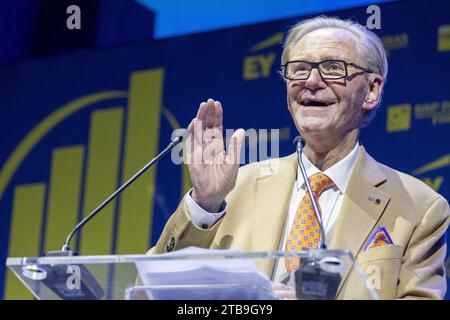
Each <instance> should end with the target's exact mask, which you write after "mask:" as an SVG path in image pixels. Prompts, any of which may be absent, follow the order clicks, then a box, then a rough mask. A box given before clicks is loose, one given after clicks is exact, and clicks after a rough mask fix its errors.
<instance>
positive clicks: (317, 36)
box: [289, 28, 360, 63]
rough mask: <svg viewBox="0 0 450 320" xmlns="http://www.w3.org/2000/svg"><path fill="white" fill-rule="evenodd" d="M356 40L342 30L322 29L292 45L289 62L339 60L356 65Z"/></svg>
mask: <svg viewBox="0 0 450 320" xmlns="http://www.w3.org/2000/svg"><path fill="white" fill-rule="evenodd" d="M357 45H358V38H357V36H356V35H355V34H353V33H351V32H350V31H347V30H344V29H334V28H323V29H318V30H314V31H312V32H309V33H307V34H306V35H304V36H303V37H302V38H301V39H300V40H299V41H297V43H296V44H294V45H293V47H292V49H291V51H290V53H289V60H307V61H313V62H316V61H323V60H327V59H339V60H345V61H347V62H353V63H358V62H360V61H359V55H358V49H357Z"/></svg>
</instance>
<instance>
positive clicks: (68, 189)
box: [4, 69, 189, 299]
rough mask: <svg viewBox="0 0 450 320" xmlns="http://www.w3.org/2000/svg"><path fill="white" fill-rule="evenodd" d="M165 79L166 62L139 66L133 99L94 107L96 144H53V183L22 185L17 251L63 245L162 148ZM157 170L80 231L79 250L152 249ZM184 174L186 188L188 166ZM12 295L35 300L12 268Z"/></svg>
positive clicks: (13, 244)
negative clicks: (153, 66) (125, 103)
mask: <svg viewBox="0 0 450 320" xmlns="http://www.w3.org/2000/svg"><path fill="white" fill-rule="evenodd" d="M163 80H164V70H163V69H149V70H142V71H137V72H134V73H132V74H131V77H130V88H129V92H128V106H126V107H125V106H114V105H113V106H114V107H111V108H103V109H99V110H94V111H92V113H91V115H90V126H89V135H88V137H89V138H88V142H87V143H88V144H87V145H86V146H84V145H81V144H80V145H71V146H64V147H58V148H55V149H54V150H53V151H52V161H51V164H49V171H50V172H49V179H48V184H47V182H39V183H30V184H21V185H17V186H15V189H14V194H13V206H12V207H13V210H12V211H13V212H12V219H11V220H12V222H11V229H10V240H9V252H8V256H9V257H33V256H39V255H42V254H43V253H44V252H48V251H54V250H59V249H60V248H61V246H62V244H63V243H64V241H65V238H66V236H67V235H68V233H69V232H70V231H71V230H72V229H73V228H74V227H75V225H76V224H77V222H78V219H79V218H80V217H85V216H86V215H87V214H89V213H90V212H91V211H92V210H93V209H95V208H96V207H97V206H98V205H99V204H100V203H102V202H103V201H104V200H105V199H106V198H107V197H108V196H109V195H110V194H112V193H113V192H114V191H115V190H116V189H117V188H118V187H119V185H121V184H123V183H124V182H125V181H127V180H128V179H129V178H130V177H131V176H132V175H134V174H135V173H136V172H137V171H138V170H139V169H141V168H142V167H143V166H144V165H145V164H146V163H147V162H148V161H150V160H151V159H152V158H153V157H154V156H155V155H156V154H157V152H158V147H159V130H160V122H161V114H162V95H163V92H162V90H163ZM172 122H173V121H172ZM175 122H176V121H175ZM122 140H123V141H122ZM25 156H26V155H25ZM25 156H24V157H25ZM156 169H157V167H156V165H155V166H154V167H153V168H152V169H151V170H149V171H147V172H146V173H145V174H144V175H142V176H141V177H140V178H139V179H138V180H136V181H135V182H134V183H133V184H132V185H130V186H129V188H127V189H126V190H125V191H124V192H123V193H122V194H121V196H120V197H119V198H117V199H116V200H114V201H112V202H111V203H110V204H108V206H106V207H105V208H103V209H102V212H99V214H98V215H97V216H96V217H95V218H94V219H93V220H91V221H90V222H89V224H87V225H86V226H85V227H84V228H83V229H82V230H81V232H80V233H79V235H78V237H79V240H80V241H79V245H80V247H79V248H76V245H75V244H76V242H77V235H75V237H73V238H72V241H71V243H70V247H71V249H72V250H76V249H78V253H79V254H81V255H105V254H112V253H115V254H133V253H145V252H146V251H147V250H148V249H149V242H150V239H151V230H152V221H153V199H154V192H155V190H154V188H155V185H156V173H157V170H156ZM183 174H184V175H183V177H184V179H183V181H185V185H184V186H183V187H184V188H185V189H186V188H188V187H189V179H188V176H186V174H187V170H186V172H184V173H183ZM44 179H45V178H44ZM47 189H48V191H47ZM176 192H179V190H176ZM45 210H47V212H45ZM116 215H117V217H118V221H116V219H115V217H116ZM43 223H44V224H45V225H43ZM115 231H116V234H115ZM42 232H44V233H42ZM114 236H116V237H115V238H114ZM114 243H115V244H116V246H115V248H113V244H114ZM41 244H42V245H43V247H42V248H40V245H41ZM40 249H42V250H43V252H40ZM94 274H95V276H96V277H97V280H98V281H100V283H102V284H106V283H108V281H109V280H110V279H114V280H116V281H117V280H118V279H117V277H118V275H117V274H115V273H114V269H110V270H108V272H106V273H105V272H104V271H102V272H100V273H97V272H94ZM133 277H134V276H133ZM4 297H5V298H6V299H27V298H32V295H31V294H30V293H29V292H28V290H27V289H26V288H25V286H24V285H23V284H22V283H20V282H19V280H18V279H16V278H15V276H13V274H12V273H11V272H8V275H7V279H6V286H5V295H4Z"/></svg>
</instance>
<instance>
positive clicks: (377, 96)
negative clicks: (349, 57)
mask: <svg viewBox="0 0 450 320" xmlns="http://www.w3.org/2000/svg"><path fill="white" fill-rule="evenodd" d="M368 85H369V88H368V89H369V90H368V92H367V96H366V98H365V99H364V103H363V106H362V108H363V109H364V110H367V111H370V110H373V109H374V108H376V107H377V106H378V104H379V103H380V100H381V93H382V92H383V87H384V80H383V77H382V76H380V75H379V74H376V73H372V74H370V75H369V83H368Z"/></svg>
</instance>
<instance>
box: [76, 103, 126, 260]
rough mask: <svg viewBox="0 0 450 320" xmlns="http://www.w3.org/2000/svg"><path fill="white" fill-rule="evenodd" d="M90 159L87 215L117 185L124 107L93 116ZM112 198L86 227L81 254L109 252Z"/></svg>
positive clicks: (85, 205)
mask: <svg viewBox="0 0 450 320" xmlns="http://www.w3.org/2000/svg"><path fill="white" fill-rule="evenodd" d="M91 117H92V118H91V125H90V132H89V149H88V159H87V171H86V184H85V188H84V190H85V197H84V209H83V211H84V216H86V215H88V214H89V213H90V212H91V211H92V210H94V209H95V208H96V207H97V206H98V205H99V204H100V203H102V202H103V200H105V199H106V198H107V197H108V196H109V195H110V194H111V193H113V192H114V190H115V189H116V188H117V184H118V182H119V181H118V179H119V163H120V143H121V136H122V121H123V108H120V107H117V108H110V109H104V110H99V111H95V112H93V113H92V116H91ZM115 206H116V202H115V201H112V202H111V203H109V204H108V205H107V206H106V207H105V208H103V209H102V211H101V212H99V214H98V215H97V216H96V217H95V218H94V219H92V220H91V221H90V222H89V224H87V225H86V227H85V228H83V230H82V231H81V232H82V235H81V245H80V254H83V255H93V254H109V253H111V243H112V237H113V233H112V232H113V224H114V211H115Z"/></svg>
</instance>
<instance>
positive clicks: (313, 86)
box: [305, 68, 327, 90]
mask: <svg viewBox="0 0 450 320" xmlns="http://www.w3.org/2000/svg"><path fill="white" fill-rule="evenodd" d="M305 87H306V88H308V89H310V90H318V89H324V88H326V87H327V84H326V83H325V82H324V81H323V79H322V77H321V76H320V73H319V70H318V69H317V68H313V69H312V70H311V72H310V74H309V77H308V79H306V82H305Z"/></svg>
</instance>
